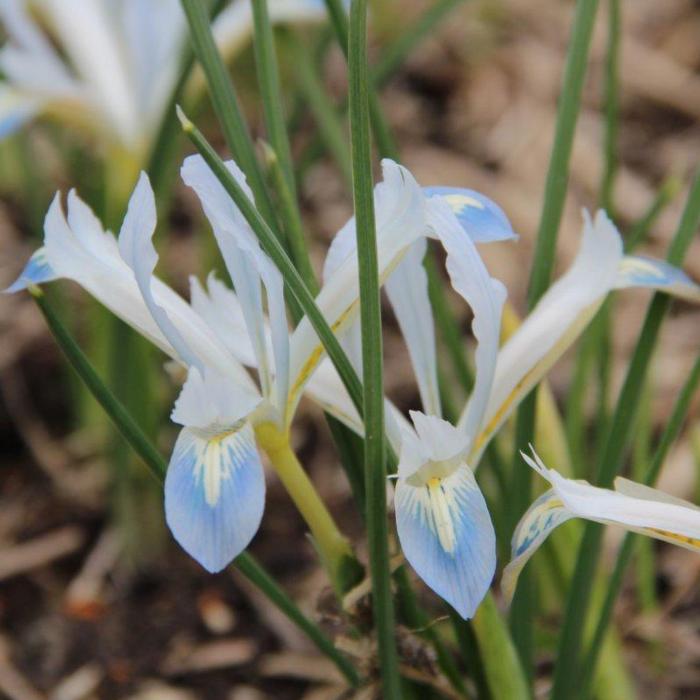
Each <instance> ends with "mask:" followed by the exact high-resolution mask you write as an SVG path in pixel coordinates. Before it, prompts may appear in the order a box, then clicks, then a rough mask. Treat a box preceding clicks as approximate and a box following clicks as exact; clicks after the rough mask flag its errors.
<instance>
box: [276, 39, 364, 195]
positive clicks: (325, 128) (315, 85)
mask: <svg viewBox="0 0 700 700" xmlns="http://www.w3.org/2000/svg"><path fill="white" fill-rule="evenodd" d="M286 37H287V43H288V44H289V47H290V49H291V52H292V56H293V58H294V64H295V66H296V78H297V81H298V85H299V89H300V90H301V93H302V95H303V96H304V99H305V100H306V103H307V105H308V108H309V110H310V111H311V114H312V116H313V118H314V121H315V122H316V125H317V126H318V129H319V132H320V138H321V139H322V141H323V143H325V145H326V148H327V149H328V151H329V152H330V154H331V155H332V156H333V159H334V160H335V162H336V165H337V166H338V167H339V168H340V172H341V173H342V175H343V177H344V178H345V181H346V182H347V184H348V185H352V164H351V162H350V152H349V149H348V140H347V136H346V133H345V130H344V127H343V123H342V121H341V119H340V118H339V117H338V115H337V114H336V110H335V106H334V105H333V103H332V102H331V101H330V99H329V98H328V94H327V92H326V90H325V89H324V87H323V84H322V83H321V80H320V78H319V76H318V73H317V70H316V66H315V65H314V62H313V60H312V57H311V56H310V55H309V50H308V48H307V47H306V46H305V45H304V44H302V43H301V41H300V40H299V38H298V37H297V36H296V35H295V34H293V33H292V32H288V33H287V34H286Z"/></svg>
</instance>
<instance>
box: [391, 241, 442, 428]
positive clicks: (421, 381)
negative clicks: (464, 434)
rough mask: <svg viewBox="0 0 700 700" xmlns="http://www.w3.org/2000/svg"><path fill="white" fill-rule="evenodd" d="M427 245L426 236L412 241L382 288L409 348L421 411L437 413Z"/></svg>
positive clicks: (437, 397) (433, 332) (438, 396)
mask: <svg viewBox="0 0 700 700" xmlns="http://www.w3.org/2000/svg"><path fill="white" fill-rule="evenodd" d="M426 248H427V241H426V239H425V238H421V239H418V240H417V241H416V242H415V243H413V244H412V245H411V247H410V248H409V249H408V252H407V253H406V255H404V257H403V260H401V262H400V263H399V264H398V265H397V266H396V269H395V270H394V271H393V272H392V273H391V274H390V275H389V278H388V279H387V281H386V287H385V288H386V292H387V296H388V297H389V301H390V302H391V305H392V307H393V309H394V314H395V315H396V320H397V321H398V322H399V327H400V328H401V333H402V335H403V337H404V340H405V342H406V346H407V347H408V353H409V355H410V358H411V364H412V365H413V372H414V374H415V375H416V380H417V381H418V390H419V392H420V397H421V403H422V404H423V410H424V411H425V412H426V413H430V414H431V415H434V416H440V415H441V413H442V408H441V406H440V392H439V389H438V380H437V363H436V360H435V324H434V322H433V309H432V307H431V305H430V298H429V297H428V275H427V274H426V272H425V268H424V267H423V258H424V257H425V251H426Z"/></svg>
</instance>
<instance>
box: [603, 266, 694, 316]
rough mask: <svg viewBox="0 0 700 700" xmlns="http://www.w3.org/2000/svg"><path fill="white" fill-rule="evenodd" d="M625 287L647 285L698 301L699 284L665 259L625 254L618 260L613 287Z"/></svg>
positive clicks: (682, 297) (650, 287)
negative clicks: (618, 264)
mask: <svg viewBox="0 0 700 700" xmlns="http://www.w3.org/2000/svg"><path fill="white" fill-rule="evenodd" d="M627 287H648V288H649V289H655V290H657V291H659V292H666V293H667V294H671V295H672V296H674V297H678V298H679V299H684V300H685V301H690V302H694V303H696V304H697V303H698V302H700V286H698V285H697V284H696V283H695V282H694V281H693V280H692V279H690V277H688V275H686V274H685V272H683V270H681V269H679V268H677V267H675V265H671V263H669V262H666V261H665V260H656V259H655V258H647V257H645V256H643V255H627V256H625V257H624V258H622V260H621V261H620V266H619V268H618V271H617V279H616V280H615V288H616V289H625V288H627Z"/></svg>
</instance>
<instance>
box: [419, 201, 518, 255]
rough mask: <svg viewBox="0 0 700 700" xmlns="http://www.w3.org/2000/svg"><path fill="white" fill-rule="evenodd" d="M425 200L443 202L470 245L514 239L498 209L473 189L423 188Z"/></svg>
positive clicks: (502, 213)
mask: <svg viewBox="0 0 700 700" xmlns="http://www.w3.org/2000/svg"><path fill="white" fill-rule="evenodd" d="M423 191H424V192H425V196H426V197H438V198H439V199H441V200H442V201H444V202H446V203H447V205H448V206H449V207H450V209H451V210H452V212H453V213H454V215H455V216H456V217H457V221H459V224H460V226H461V227H462V228H463V229H464V231H465V232H466V233H467V235H468V236H469V237H470V238H471V239H472V241H474V243H494V242H496V241H512V240H516V239H517V238H518V235H517V234H516V233H515V232H514V231H513V227H512V226H511V224H510V221H509V220H508V217H507V216H506V215H505V212H504V211H503V209H501V207H499V206H498V204H496V202H494V201H493V200H491V199H489V198H488V197H485V196H484V195H483V194H480V193H479V192H476V191H474V190H468V189H464V188H460V187H424V188H423Z"/></svg>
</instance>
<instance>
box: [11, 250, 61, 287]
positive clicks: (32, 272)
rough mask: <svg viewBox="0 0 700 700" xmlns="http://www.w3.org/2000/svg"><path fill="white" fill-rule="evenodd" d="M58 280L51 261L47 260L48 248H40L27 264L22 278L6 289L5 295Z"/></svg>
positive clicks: (21, 275)
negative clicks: (50, 263) (32, 285)
mask: <svg viewBox="0 0 700 700" xmlns="http://www.w3.org/2000/svg"><path fill="white" fill-rule="evenodd" d="M54 279H56V273H55V272H54V271H53V270H52V269H51V265H49V261H48V260H47V259H46V248H39V249H38V250H37V251H36V252H35V253H34V255H32V257H31V258H29V262H28V263H27V264H26V266H25V268H24V270H22V273H21V274H20V276H19V277H18V278H17V279H16V280H15V281H14V282H13V283H12V284H11V285H10V286H9V287H7V289H4V290H3V292H4V293H5V294H14V292H19V291H21V290H23V289H26V288H27V287H29V285H31V284H42V283H43V282H50V281H51V280H54Z"/></svg>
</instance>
